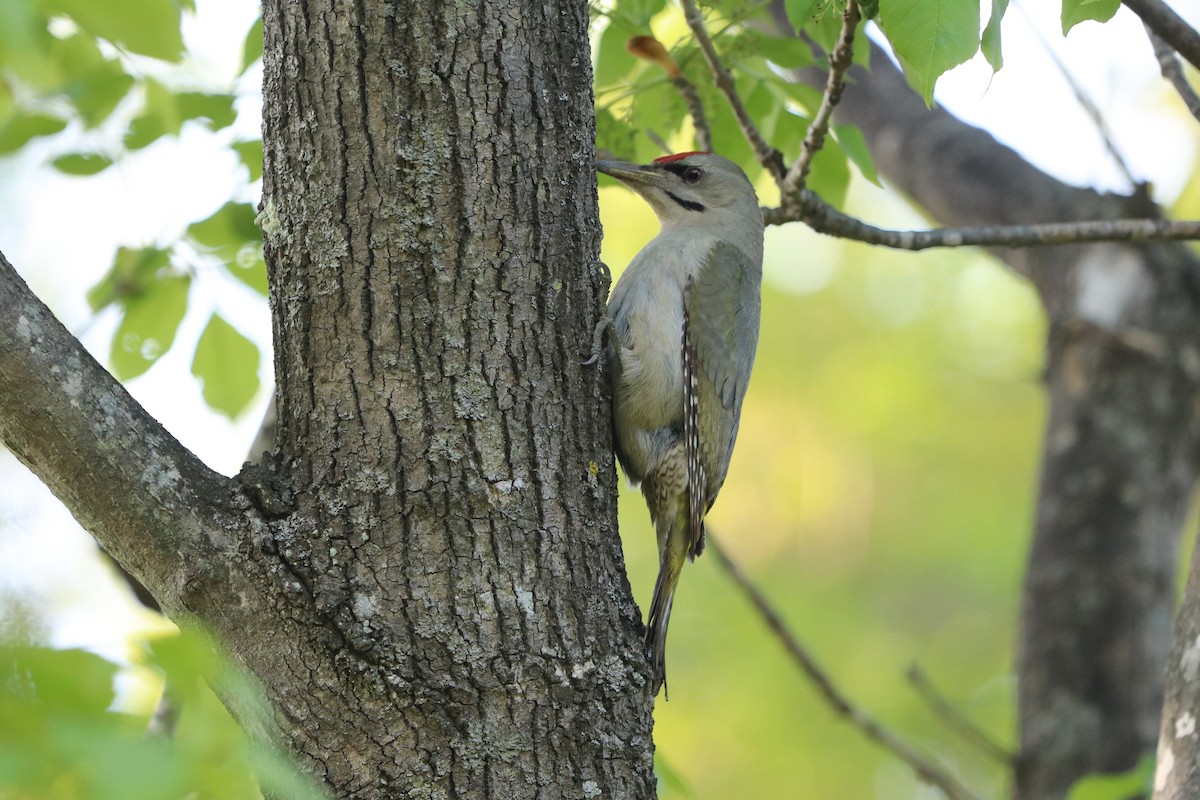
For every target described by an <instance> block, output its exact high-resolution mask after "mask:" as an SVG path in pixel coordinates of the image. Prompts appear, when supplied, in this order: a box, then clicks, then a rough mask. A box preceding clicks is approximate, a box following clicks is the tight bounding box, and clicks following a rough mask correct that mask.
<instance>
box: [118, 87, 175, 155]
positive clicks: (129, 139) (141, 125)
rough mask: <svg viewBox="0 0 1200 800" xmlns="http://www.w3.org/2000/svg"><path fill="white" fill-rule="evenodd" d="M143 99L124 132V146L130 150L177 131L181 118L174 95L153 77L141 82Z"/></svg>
mask: <svg viewBox="0 0 1200 800" xmlns="http://www.w3.org/2000/svg"><path fill="white" fill-rule="evenodd" d="M142 91H143V93H144V94H145V99H144V101H143V104H142V110H141V111H140V112H139V113H138V115H137V116H136V117H134V118H133V120H132V121H131V122H130V123H129V129H128V130H127V131H126V132H125V146H126V147H128V148H129V149H130V150H140V149H141V148H143V147H145V146H147V145H149V144H150V143H152V142H154V141H155V140H157V139H158V138H159V137H161V136H169V135H173V134H176V133H179V127H180V125H182V124H183V120H182V118H181V117H180V115H179V109H178V107H177V105H176V103H175V95H174V94H172V93H171V91H170V90H169V89H167V88H166V87H165V86H163V85H162V84H161V83H159V82H158V81H156V80H154V79H153V78H147V79H146V80H144V81H143V82H142Z"/></svg>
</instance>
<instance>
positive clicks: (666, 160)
mask: <svg viewBox="0 0 1200 800" xmlns="http://www.w3.org/2000/svg"><path fill="white" fill-rule="evenodd" d="M706 155H708V151H707V150H690V151H688V152H686V153H675V154H674V155H669V156H663V157H662V158H656V159H654V163H655V164H670V163H671V162H672V161H678V160H679V159H681V158H687V157H688V156H706Z"/></svg>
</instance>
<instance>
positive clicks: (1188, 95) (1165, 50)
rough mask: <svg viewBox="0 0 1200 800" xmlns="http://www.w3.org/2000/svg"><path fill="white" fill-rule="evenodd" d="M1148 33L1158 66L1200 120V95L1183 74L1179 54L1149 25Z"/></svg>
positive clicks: (1188, 108) (1147, 27)
mask: <svg viewBox="0 0 1200 800" xmlns="http://www.w3.org/2000/svg"><path fill="white" fill-rule="evenodd" d="M1146 35H1147V36H1148V37H1150V46H1151V47H1153V48H1154V57H1155V58H1156V59H1158V68H1159V70H1160V71H1161V72H1162V76H1163V77H1164V78H1166V79H1167V82H1168V83H1170V84H1171V86H1173V87H1175V91H1176V92H1177V93H1178V94H1179V97H1180V98H1181V99H1182V100H1183V104H1184V105H1185V106H1187V110H1188V111H1190V112H1191V114H1192V116H1193V117H1195V118H1196V119H1197V120H1200V95H1197V94H1196V90H1195V89H1193V88H1192V85H1191V84H1190V83H1188V79H1187V76H1186V75H1184V74H1183V67H1182V66H1180V64H1179V56H1178V55H1177V54H1176V53H1175V51H1174V50H1172V49H1171V46H1170V45H1169V44H1167V43H1166V42H1164V41H1163V38H1162V37H1161V36H1159V35H1158V34H1157V33H1155V32H1154V29H1153V28H1151V27H1150V26H1149V25H1147V26H1146Z"/></svg>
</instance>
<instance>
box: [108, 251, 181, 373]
mask: <svg viewBox="0 0 1200 800" xmlns="http://www.w3.org/2000/svg"><path fill="white" fill-rule="evenodd" d="M191 283H192V281H191V278H188V277H186V276H180V275H168V276H165V277H163V276H160V277H159V279H158V280H155V281H154V282H152V283H150V284H149V285H148V286H147V287H146V290H145V291H144V292H142V293H140V294H138V295H135V296H132V297H129V298H127V299H126V300H125V301H124V303H123V305H124V307H125V314H124V316H123V317H122V318H121V322H120V323H119V324H118V325H117V330H116V332H115V333H114V334H113V339H112V347H111V349H110V350H109V360H110V362H111V366H112V370H113V375H115V376H116V377H117V379H118V380H122V381H127V380H130V379H132V378H136V377H137V376H139V375H141V374H142V373H144V372H145V371H146V370H148V369H150V367H152V366H154V362H156V361H158V359H160V358H162V356H163V355H165V354H166V352H167V351H168V350H170V349H171V345H172V344H174V343H175V334H176V332H177V331H178V330H179V323H180V322H182V321H183V315H184V314H185V313H187V301H188V290H189V288H190V287H191Z"/></svg>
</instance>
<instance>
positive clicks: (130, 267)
mask: <svg viewBox="0 0 1200 800" xmlns="http://www.w3.org/2000/svg"><path fill="white" fill-rule="evenodd" d="M170 258H171V251H169V250H160V249H159V248H157V247H144V248H138V249H136V250H135V249H132V248H129V247H122V248H120V249H118V250H117V255H116V257H115V258H114V259H113V265H112V266H111V267H109V270H108V274H107V275H105V276H104V277H103V278H101V279H100V281H99V282H98V283H97V284H96V285H95V286H93V287H92V288H91V289H89V290H88V293H87V301H88V305H89V306H91V309H92V311H99V310H100V309H102V308H105V307H106V306H108V305H110V304H111V303H115V302H118V301H120V300H124V299H125V298H127V297H132V296H135V295H138V294H141V293H142V292H144V291H145V290H146V287H147V286H149V285H150V284H151V283H152V282H153V281H154V280H156V279H157V278H158V274H159V272H160V271H161V270H163V269H165V268H166V267H167V266H168V265H169V263H170Z"/></svg>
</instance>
